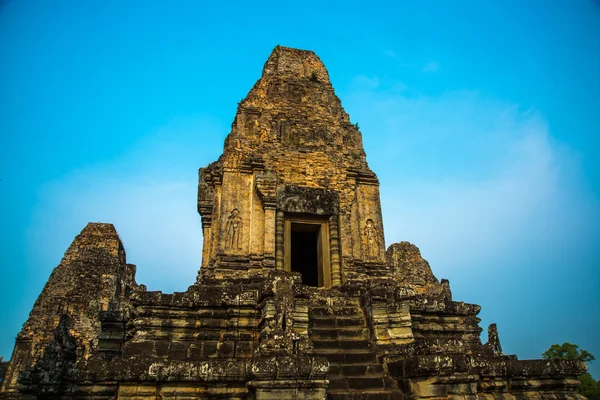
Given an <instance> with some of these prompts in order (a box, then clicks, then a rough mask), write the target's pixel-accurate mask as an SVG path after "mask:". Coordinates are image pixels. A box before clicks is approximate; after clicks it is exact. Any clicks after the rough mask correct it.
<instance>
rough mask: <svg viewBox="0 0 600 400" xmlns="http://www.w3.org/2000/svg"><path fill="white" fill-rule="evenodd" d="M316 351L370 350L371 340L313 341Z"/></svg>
mask: <svg viewBox="0 0 600 400" xmlns="http://www.w3.org/2000/svg"><path fill="white" fill-rule="evenodd" d="M312 342H313V347H314V349H315V350H325V349H327V350H332V351H336V350H370V344H371V342H370V341H369V340H322V339H312Z"/></svg>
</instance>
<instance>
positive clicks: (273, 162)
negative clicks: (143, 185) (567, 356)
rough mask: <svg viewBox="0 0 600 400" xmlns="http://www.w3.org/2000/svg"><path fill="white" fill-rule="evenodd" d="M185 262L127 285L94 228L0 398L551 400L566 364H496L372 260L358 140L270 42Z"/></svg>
mask: <svg viewBox="0 0 600 400" xmlns="http://www.w3.org/2000/svg"><path fill="white" fill-rule="evenodd" d="M198 212H199V213H200V216H201V221H202V229H203V253H202V264H201V268H200V271H199V273H198V278H197V280H196V282H194V283H192V285H191V286H190V287H189V289H188V290H187V291H185V292H178V293H172V294H164V293H162V292H158V291H147V290H146V288H145V286H144V285H140V284H138V283H137V282H136V281H135V271H136V267H135V266H134V265H132V264H128V263H127V261H126V254H125V250H124V248H123V245H122V243H121V241H120V239H119V236H118V234H117V232H116V230H115V228H114V227H113V226H112V225H110V224H102V223H90V224H88V226H86V227H85V228H84V229H83V231H82V232H81V234H80V235H78V236H77V238H76V239H75V240H74V242H73V244H72V245H71V246H70V247H69V249H68V250H67V252H66V253H65V256H64V258H63V259H62V261H61V263H60V264H59V265H58V266H57V267H56V268H55V269H54V271H53V273H52V275H51V276H50V278H49V280H48V283H47V284H46V286H45V287H44V290H43V291H42V293H41V294H40V296H39V298H38V300H37V301H36V303H35V305H34V307H33V310H32V311H31V313H30V315H29V318H28V320H27V321H26V323H25V324H24V326H23V329H22V330H21V332H20V333H19V335H18V336H17V339H16V344H15V348H14V351H13V355H12V358H11V361H10V364H9V367H8V370H7V373H6V376H5V377H4V380H3V381H2V387H1V389H0V400H2V399H96V400H100V399H102V400H104V399H119V400H123V399H127V400H133V399H152V400H156V399H259V400H260V399H265V400H267V399H277V400H281V399H313V400H316V399H388V400H391V399H406V400H417V399H430V400H441V399H444V400H459V399H460V400H498V399H505V400H515V399H518V400H525V399H530V400H534V399H535V400H539V399H553V400H563V399H565V400H567V399H579V400H582V399H583V398H582V396H580V395H578V394H577V393H576V392H575V389H576V387H577V385H578V384H579V381H578V380H577V376H578V375H580V374H581V373H582V372H583V371H585V368H586V366H585V363H584V362H581V361H569V360H560V361H547V360H525V361H521V360H517V358H516V357H515V356H510V355H503V354H502V348H501V346H500V340H499V337H498V331H497V328H496V325H495V324H492V325H490V327H489V328H488V341H487V343H482V341H481V339H480V333H481V331H482V329H481V328H480V327H479V322H480V320H479V318H477V314H478V313H479V311H480V307H479V306H478V305H476V304H467V303H463V302H458V301H454V300H453V299H452V295H451V292H450V287H449V284H448V281H446V280H443V279H442V280H441V281H438V279H437V278H436V277H435V276H434V275H433V273H432V271H431V268H430V267H429V264H428V263H427V261H425V260H424V259H423V258H422V257H421V255H420V252H419V249H418V248H417V247H416V246H414V245H412V244H410V243H408V242H401V243H395V244H392V245H391V246H389V247H388V248H387V250H386V248H385V239H384V230H383V220H382V214H381V204H380V198H379V182H378V180H377V177H376V175H375V174H374V173H373V172H372V171H371V170H370V169H369V166H368V165H367V162H366V156H365V152H364V149H363V144H362V138H361V134H360V132H359V130H358V127H357V126H355V125H353V124H352V123H351V122H350V118H349V117H348V114H346V112H345V111H344V109H343V108H342V106H341V103H340V100H339V99H338V98H337V97H336V95H335V93H334V90H333V87H332V86H331V82H330V80H329V76H328V73H327V70H326V69H325V67H324V66H323V63H322V62H321V60H320V59H319V58H318V57H317V56H316V55H315V54H314V53H313V52H310V51H303V50H297V49H290V48H285V47H280V46H277V47H276V48H275V49H274V50H273V53H272V54H271V56H270V57H269V59H268V60H267V62H266V64H265V66H264V69H263V73H262V76H261V78H260V79H259V80H258V82H256V84H255V85H254V87H253V88H252V89H251V90H250V92H249V93H248V95H247V97H246V98H245V99H244V100H242V101H241V102H240V103H239V105H238V109H237V113H236V116H235V119H234V122H233V124H232V128H231V132H230V133H229V135H228V136H227V138H226V140H225V146H224V150H223V154H222V155H221V157H220V158H219V159H218V160H217V161H216V162H214V163H212V164H210V165H208V166H207V167H204V168H201V169H200V174H199V181H198Z"/></svg>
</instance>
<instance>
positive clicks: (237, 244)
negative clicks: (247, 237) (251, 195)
mask: <svg viewBox="0 0 600 400" xmlns="http://www.w3.org/2000/svg"><path fill="white" fill-rule="evenodd" d="M242 226H243V223H242V217H240V210H238V209H237V208H234V209H233V210H231V215H230V216H229V217H228V218H227V225H225V234H226V236H225V246H226V247H227V248H229V249H241V248H242Z"/></svg>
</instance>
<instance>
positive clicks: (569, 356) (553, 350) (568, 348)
mask: <svg viewBox="0 0 600 400" xmlns="http://www.w3.org/2000/svg"><path fill="white" fill-rule="evenodd" d="M542 358H543V359H544V360H580V361H585V362H588V361H594V360H595V358H594V356H593V355H592V354H591V353H589V352H587V351H586V350H583V349H581V350H580V349H579V346H577V345H576V344H572V343H567V342H565V343H563V344H561V345H558V344H553V345H552V346H550V348H549V349H548V350H546V351H545V352H543V353H542Z"/></svg>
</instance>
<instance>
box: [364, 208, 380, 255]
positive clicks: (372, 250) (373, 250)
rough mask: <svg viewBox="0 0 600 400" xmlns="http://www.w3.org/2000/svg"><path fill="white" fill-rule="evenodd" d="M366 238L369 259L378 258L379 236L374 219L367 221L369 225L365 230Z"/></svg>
mask: <svg viewBox="0 0 600 400" xmlns="http://www.w3.org/2000/svg"><path fill="white" fill-rule="evenodd" d="M364 236H365V242H366V245H367V247H366V254H367V257H368V258H376V257H377V256H378V255H379V239H378V234H377V228H375V223H374V222H373V220H372V219H370V218H369V219H368V220H367V224H366V226H365V229H364Z"/></svg>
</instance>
